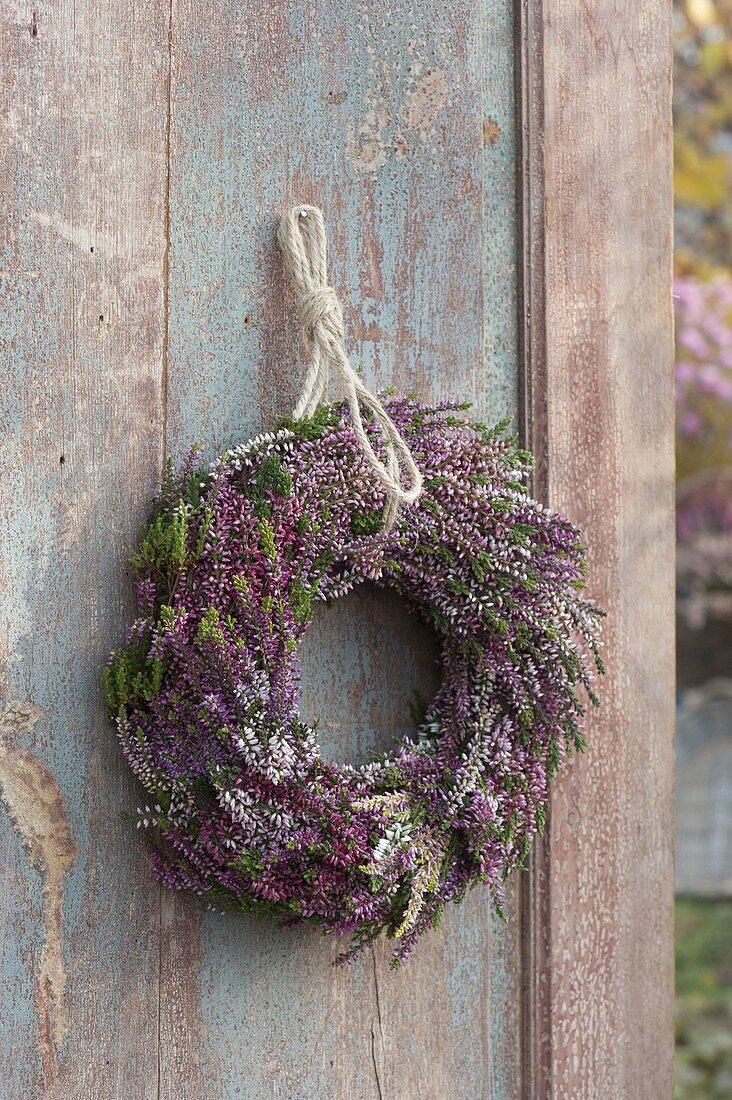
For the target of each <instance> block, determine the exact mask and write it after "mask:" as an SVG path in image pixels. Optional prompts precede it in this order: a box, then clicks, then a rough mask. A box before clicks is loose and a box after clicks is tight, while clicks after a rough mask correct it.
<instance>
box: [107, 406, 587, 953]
mask: <svg viewBox="0 0 732 1100" xmlns="http://www.w3.org/2000/svg"><path fill="white" fill-rule="evenodd" d="M386 409H387V411H388V414H389V416H390V417H391V418H392V420H393V423H394V424H395V426H396V428H397V429H398V430H399V432H400V433H401V435H402V437H403V439H404V440H405V441H406V442H407V444H408V446H409V448H410V450H411V453H412V455H413V456H414V459H415V461H416V463H417V464H418V466H419V468H420V470H421V471H422V473H423V476H424V490H423V492H422V495H421V497H420V498H419V500H418V501H416V502H415V503H413V504H410V505H408V506H406V507H403V508H402V510H401V513H400V515H399V516H398V519H397V522H396V523H395V525H394V526H393V528H392V529H391V530H389V531H385V530H383V528H382V519H383V516H382V510H383V507H384V489H383V486H382V485H381V483H380V482H379V480H378V478H376V477H375V476H374V471H373V469H372V468H371V467H370V466H369V464H368V462H367V461H366V459H365V457H364V453H363V449H362V448H361V446H360V445H359V443H358V441H357V439H356V436H355V434H354V430H353V425H352V422H351V420H350V416H349V413H348V411H347V409H346V408H345V407H342V406H331V405H325V406H321V408H320V409H319V410H318V412H317V413H316V414H315V415H314V416H312V417H306V418H303V419H300V420H297V421H291V422H289V423H287V424H285V425H284V426H283V427H281V428H280V429H279V430H278V431H276V432H274V433H270V434H266V435H262V436H259V437H257V438H256V439H254V440H252V441H251V442H249V443H247V444H245V445H244V446H241V447H238V448H236V449H234V450H231V451H229V452H227V453H226V454H224V455H223V456H222V457H221V458H220V459H218V460H217V461H216V462H214V463H213V464H212V465H211V466H210V467H209V468H207V469H205V470H202V469H198V468H196V467H197V463H198V458H197V456H195V455H192V456H190V457H189V459H188V461H187V464H186V465H185V467H184V469H183V470H182V471H181V472H180V474H178V475H177V476H175V477H173V476H172V475H169V476H168V478H167V480H166V483H165V485H164V487H163V490H162V493H161V496H160V498H159V501H158V503H157V506H156V510H155V513H154V516H153V519H152V522H151V524H150V526H149V527H148V529H147V532H146V533H145V535H144V537H143V539H142V543H141V545H140V548H139V550H138V552H137V553H136V555H135V556H134V559H133V564H134V567H135V570H136V573H137V593H138V605H139V617H138V619H137V621H136V622H135V623H134V625H133V626H132V628H131V630H130V632H129V636H128V639H127V643H126V645H125V647H124V648H122V649H121V650H119V651H118V652H117V653H115V654H114V655H113V656H112V658H111V661H110V663H109V666H108V668H107V670H106V673H105V682H106V691H107V698H108V701H109V706H110V709H111V712H112V714H113V716H114V718H115V720H116V723H117V727H118V731H119V737H120V741H121V744H122V748H123V751H124V753H125V756H126V758H127V760H128V761H129V764H130V766H131V768H132V770H133V771H134V772H135V774H136V775H137V777H138V778H139V780H140V782H141V783H142V785H143V786H144V788H145V789H146V791H147V792H148V793H149V796H150V804H149V805H145V806H144V807H142V808H141V809H140V810H139V811H138V825H140V826H142V827H143V828H144V829H145V830H147V832H148V834H149V835H150V839H151V841H152V851H153V860H154V863H155V867H156V869H157V873H158V875H159V877H160V878H161V880H162V881H163V882H164V883H165V884H166V885H167V886H169V887H173V888H175V889H181V890H186V891H190V892H192V893H194V894H197V895H199V896H200V897H201V898H203V899H205V901H206V902H208V903H209V904H210V905H211V906H213V907H215V908H218V909H236V910H242V911H249V910H251V909H260V910H261V909H264V910H267V911H269V912H270V913H271V914H272V915H274V916H275V917H277V918H279V919H280V920H281V921H283V922H285V923H299V922H302V921H310V922H315V923H317V924H318V925H320V926H321V927H322V929H323V930H324V931H325V932H326V933H332V934H337V935H341V934H348V935H349V936H350V943H349V946H348V947H347V948H346V950H345V951H344V952H343V954H342V955H341V958H350V957H352V956H353V955H354V954H355V953H357V952H358V951H359V949H361V948H362V947H363V946H364V945H366V944H369V943H371V942H372V941H373V940H374V939H375V938H376V937H377V936H378V935H379V934H380V933H381V932H382V931H384V932H386V934H387V935H388V936H389V937H392V938H393V939H394V940H395V948H394V961H395V963H398V962H399V961H401V960H403V959H404V958H406V957H407V955H408V954H409V953H410V951H411V949H412V948H413V946H414V944H415V942H416V941H417V940H418V938H419V937H420V936H421V935H422V933H424V932H425V931H426V930H427V929H429V928H430V927H432V926H435V925H437V923H438V922H439V920H440V916H441V914H442V912H443V909H444V907H445V904H446V903H447V902H450V901H460V900H461V899H462V898H463V897H464V895H465V893H466V891H467V890H468V888H470V887H473V886H475V885H477V884H483V885H485V886H486V887H487V889H488V890H489V892H490V895H491V897H492V899H493V901H494V903H495V904H496V905H497V906H498V907H499V908H500V897H501V884H502V882H503V880H504V878H505V876H506V874H507V873H508V872H509V871H510V870H511V868H513V867H516V866H520V865H521V864H522V862H523V861H524V859H525V857H526V854H527V849H528V845H529V842H530V839H531V837H532V836H533V835H534V834H535V833H536V832H537V830H540V829H541V827H542V825H543V822H544V815H545V807H546V802H547V787H548V783H549V781H550V779H551V777H552V775H553V774H554V773H555V771H556V769H557V767H558V766H559V764H560V763H561V761H562V759H563V757H564V755H565V753H566V752H567V750H570V749H573V748H581V747H582V745H583V737H582V714H583V705H582V702H581V699H580V696H582V695H583V694H584V695H585V696H588V697H589V698H590V699H592V700H594V695H593V692H592V677H593V674H594V671H595V668H597V669H601V662H600V658H599V655H598V652H597V635H598V619H599V614H600V613H599V612H598V610H597V609H596V608H595V607H594V606H593V605H592V604H591V603H590V602H589V601H588V600H587V599H586V598H585V597H584V596H583V594H582V589H583V587H584V581H583V577H584V574H585V560H584V551H583V547H582V543H581V540H580V537H579V534H578V532H577V530H576V529H575V527H573V526H572V525H571V524H570V523H569V522H568V521H567V520H565V519H564V518H562V517H560V516H557V515H553V514H551V513H550V512H549V511H548V510H547V509H545V508H544V507H543V506H542V505H541V504H539V503H537V502H536V501H534V500H532V499H531V498H530V497H529V496H528V495H527V492H526V489H525V485H524V481H525V476H526V474H527V472H528V469H529V465H530V456H528V455H527V454H526V453H525V452H523V451H521V450H520V449H518V448H517V446H516V443H515V441H514V440H513V439H512V438H510V437H506V436H504V434H503V432H502V430H501V428H499V429H494V430H489V429H487V428H486V427H484V426H483V425H481V424H476V423H471V422H470V421H469V420H468V419H467V418H466V413H465V411H464V410H465V406H458V405H456V404H454V403H449V402H444V403H442V404H439V405H436V406H435V407H428V406H426V405H423V404H420V403H418V402H417V401H415V400H411V399H396V400H390V401H389V402H388V404H387V405H386ZM367 426H368V425H367ZM371 429H372V431H373V425H372V426H371ZM372 438H373V446H374V448H375V449H378V448H379V447H380V446H381V443H380V441H379V439H378V438H377V434H376V432H375V431H373V435H372ZM382 453H383V451H382ZM363 581H371V582H375V583H376V584H377V585H383V586H388V587H391V588H393V589H395V590H396V591H397V592H399V593H400V594H401V595H402V596H403V597H405V598H406V600H407V601H408V602H409V603H410V604H411V606H412V607H413V609H415V610H416V612H417V613H418V614H419V615H420V616H421V617H422V619H423V620H424V621H425V622H426V623H429V624H431V626H432V627H433V628H434V629H435V631H436V633H437V635H438V636H439V639H440V641H441V646H442V655H441V663H442V683H441V686H440V688H439V690H438V692H437V694H436V696H435V697H434V699H433V700H432V701H431V702H430V703H429V705H427V706H426V708H425V711H424V713H423V715H422V716H421V721H420V723H419V728H418V732H417V734H416V735H415V737H414V738H413V739H405V740H404V741H402V742H401V743H398V744H395V745H394V748H393V751H391V752H389V753H388V754H387V755H384V756H380V757H378V758H376V759H373V760H371V761H369V762H368V763H366V764H365V765H363V766H360V767H356V766H349V765H342V766H338V765H334V764H331V763H327V762H326V761H325V760H323V758H322V756H321V754H320V751H319V748H318V740H317V731H316V729H313V728H310V727H309V726H308V725H306V724H305V723H304V722H303V721H302V720H301V718H300V717H299V714H298V692H299V679H300V666H299V659H298V650H299V646H300V642H301V640H302V637H303V634H304V633H305V631H306V630H307V628H308V624H309V622H310V619H311V614H312V609H313V604H314V602H315V601H317V600H333V599H336V598H338V597H340V596H343V595H344V594H345V593H347V592H349V591H350V590H351V589H353V587H354V586H355V585H358V584H359V583H361V582H363ZM578 689H579V695H578Z"/></svg>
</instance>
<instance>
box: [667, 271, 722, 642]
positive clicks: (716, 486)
mask: <svg viewBox="0 0 732 1100" xmlns="http://www.w3.org/2000/svg"><path fill="white" fill-rule="evenodd" d="M674 298H675V303H676V333H677V336H676V340H677V362H676V406H677V414H678V415H677V422H676V425H677V427H676V430H677V451H678V460H679V469H680V471H681V473H682V475H684V474H686V475H687V476H682V478H681V481H680V483H679V486H678V499H677V540H678V567H677V580H678V594H679V603H680V608H681V610H682V612H683V613H684V614H685V616H686V618H687V620H688V622H689V623H690V625H692V626H702V625H703V624H704V622H705V621H706V619H707V617H708V616H709V615H716V616H727V615H732V277H730V276H728V275H718V276H716V277H715V278H714V279H710V280H702V279H699V278H696V277H694V276H689V275H683V276H679V277H677V279H676V280H675V282H674ZM690 470H691V471H693V472H692V473H690V472H689V471H690Z"/></svg>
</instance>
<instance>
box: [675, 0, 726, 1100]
mask: <svg viewBox="0 0 732 1100" xmlns="http://www.w3.org/2000/svg"><path fill="white" fill-rule="evenodd" d="M674 50H675V87H674V116H675V117H674V123H675V193H676V219H675V220H676V259H675V284H674V295H675V307H676V394H677V494H678V496H677V540H678V612H679V615H678V686H679V704H678V723H677V902H676V926H677V927H676V931H677V960H676V961H677V979H676V989H677V994H676V1009H677V1011H676V1019H677V1025H676V1060H677V1075H676V1076H677V1084H676V1096H677V1098H678V1100H715V1098H718V1097H728V1098H732V0H685V2H680V0H677V2H676V4H675V13H674Z"/></svg>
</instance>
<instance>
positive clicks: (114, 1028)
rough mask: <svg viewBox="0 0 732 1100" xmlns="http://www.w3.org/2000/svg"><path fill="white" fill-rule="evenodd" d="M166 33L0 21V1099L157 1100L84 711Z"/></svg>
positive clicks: (147, 472)
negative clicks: (0, 317)
mask: <svg viewBox="0 0 732 1100" xmlns="http://www.w3.org/2000/svg"><path fill="white" fill-rule="evenodd" d="M166 27H167V20H166V18H165V16H164V13H162V12H161V10H160V6H159V5H158V4H156V3H155V2H154V0H141V2H137V3H134V4H133V3H129V2H127V0H117V2H113V0H99V2H98V3H95V4H91V3H78V2H77V3H71V2H67V0H58V2H55V3H50V2H45V0H34V3H33V4H32V5H31V4H30V3H27V4H26V3H25V2H23V0H16V2H14V3H10V4H6V5H5V6H4V9H3V15H2V72H3V81H2V92H1V93H0V94H1V95H2V119H1V122H0V130H1V131H2V142H1V143H0V175H1V178H2V185H3V208H4V216H3V226H2V236H3V241H2V261H1V262H0V267H1V268H2V270H1V271H0V278H1V279H2V296H3V312H4V324H3V332H2V337H1V340H2V350H3V357H2V359H3V385H2V389H1V390H0V405H1V407H2V408H1V411H0V425H2V436H1V438H2V470H3V477H2V481H1V482H0V577H1V579H2V588H1V590H0V599H1V600H2V615H1V616H0V622H1V623H2V626H1V627H0V631H1V634H0V653H1V655H2V666H1V669H0V683H1V687H2V704H1V705H0V793H1V794H2V798H3V801H4V803H5V808H6V809H7V810H8V811H9V813H5V812H2V813H1V814H0V960H1V965H2V983H3V985H2V989H3V992H2V1012H1V1013H0V1095H1V1096H2V1097H4V1098H8V1100H19V1098H20V1097H41V1096H43V1097H59V1098H63V1100H67V1098H72V1100H73V1098H76V1097H79V1098H88V1097H92V1096H105V1097H126V1096H135V1097H140V1098H147V1097H149V1098H150V1100H152V1098H153V1097H156V1095H157V1015H158V995H157V994H158V990H157V985H158V982H157V970H158V927H157V925H158V917H159V911H158V887H157V885H156V884H155V883H154V882H153V879H152V875H151V873H150V870H149V866H148V861H147V859H146V858H145V855H144V852H143V851H142V849H141V847H140V845H139V844H137V843H133V840H132V837H131V836H130V827H129V825H127V824H125V823H123V822H121V821H120V820H119V819H118V816H117V814H118V811H119V810H120V809H122V808H124V807H128V806H129V805H130V803H132V804H133V805H134V800H135V799H136V798H137V793H136V791H135V790H134V788H133V784H132V783H131V782H130V781H129V779H128V777H127V771H126V769H125V768H124V766H123V764H122V761H121V756H120V754H119V752H118V750H117V747H116V745H115V740H114V734H113V732H112V730H111V729H110V726H109V723H108V720H107V718H106V715H105V712H104V707H103V704H102V700H101V690H100V688H101V684H100V681H101V669H102V666H103V663H104V661H105V659H106V655H107V653H108V651H109V649H110V648H111V647H112V645H113V644H117V643H118V642H119V641H120V640H121V637H122V631H123V629H124V624H125V623H126V622H128V621H129V619H130V615H131V600H130V592H129V590H128V589H129V585H128V582H127V581H125V579H124V574H125V561H126V556H127V549H128V546H129V544H130V542H131V541H133V540H135V539H136V538H137V535H138V525H139V523H140V519H141V517H142V516H143V515H144V513H145V511H146V509H147V507H148V502H149V499H150V496H151V492H152V490H153V487H154V486H155V484H156V483H157V481H158V478H159V472H160V461H161V428H160V423H161V410H162V404H161V366H162V343H163V324H162V322H163V316H164V314H163V310H162V274H163V255H164V247H165V242H164V232H163V229H164V194H165V150H164V144H165V140H164V139H165V127H164V122H165V111H166V98H167V97H166V87H167V70H168V53H167V35H166Z"/></svg>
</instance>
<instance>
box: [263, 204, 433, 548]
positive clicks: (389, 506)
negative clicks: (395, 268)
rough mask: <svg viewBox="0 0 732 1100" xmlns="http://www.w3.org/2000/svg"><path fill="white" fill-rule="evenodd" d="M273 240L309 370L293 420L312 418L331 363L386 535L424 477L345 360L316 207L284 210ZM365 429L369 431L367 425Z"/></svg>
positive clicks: (322, 228) (378, 403) (337, 304)
mask: <svg viewBox="0 0 732 1100" xmlns="http://www.w3.org/2000/svg"><path fill="white" fill-rule="evenodd" d="M277 240H278V241H279V245H280V248H281V249H282V255H283V256H284V259H285V267H286V268H287V272H288V274H289V276H290V280H291V282H292V286H293V289H294V291H295V293H296V295H297V299H298V307H299V310H300V321H301V324H302V327H303V332H304V333H305V338H306V341H307V343H308V344H309V345H310V352H311V360H310V366H309V367H308V371H307V375H306V376H305V382H304V384H303V388H302V393H301V394H300V399H299V401H298V402H297V405H296V406H295V409H294V411H293V417H294V419H295V420H299V419H300V418H301V417H305V416H313V414H314V413H315V410H316V409H317V407H318V405H319V404H320V402H321V401H322V400H323V399H324V398H326V397H327V393H328V382H329V376H330V367H331V364H332V365H333V366H334V367H335V368H336V369H337V371H338V373H339V375H340V377H341V379H342V381H343V383H344V385H345V388H346V397H347V400H348V407H349V408H350V410H351V418H352V420H353V430H354V432H355V435H356V439H357V440H358V443H359V446H360V447H361V450H362V452H363V455H364V458H365V459H366V461H367V462H368V464H369V466H370V467H371V469H372V470H373V471H374V473H375V474H376V477H377V478H378V479H379V481H380V482H381V485H382V487H383V490H384V498H385V499H384V521H383V522H384V530H385V531H390V530H391V528H392V527H393V526H394V523H395V522H396V520H397V517H398V515H399V507H400V505H402V504H411V503H412V502H413V501H415V500H417V498H418V497H419V495H420V493H421V492H422V475H421V473H420V472H419V470H418V469H417V465H416V463H415V461H414V458H413V457H412V453H411V451H410V450H409V447H408V446H407V444H406V443H405V442H404V440H403V438H402V436H401V435H400V433H399V431H398V429H397V427H396V424H395V423H394V421H393V420H392V419H391V417H390V416H389V414H388V412H387V411H386V409H385V408H384V406H383V405H382V403H381V401H379V399H378V397H376V396H375V395H374V394H372V393H371V392H370V391H369V390H368V389H367V388H366V386H365V385H364V384H363V382H362V381H361V379H360V378H359V377H358V375H357V374H356V372H355V371H354V369H353V367H352V366H351V364H350V363H349V361H348V356H347V355H346V350H345V348H344V346H343V337H344V327H343V311H342V310H341V305H340V302H339V301H338V298H337V296H336V292H335V290H334V289H333V287H332V286H329V284H328V273H327V264H326V241H325V222H324V220H323V215H322V213H321V211H320V210H318V208H317V206H296V207H295V209H294V210H290V211H288V212H287V214H285V215H284V217H283V218H282V221H281V222H280V224H279V227H278V229H277ZM362 407H363V409H364V410H365V411H366V412H367V413H368V417H369V420H370V421H371V423H372V424H373V428H374V429H375V430H376V432H378V435H379V436H380V440H381V455H380V454H377V452H376V450H375V449H374V445H373V443H372V440H371V439H370V438H369V434H368V432H367V430H366V426H365V424H364V422H363V416H362V415H361V408H362ZM369 430H371V431H373V429H372V428H371V426H370V429H369ZM382 455H383V457H382ZM405 475H406V484H405Z"/></svg>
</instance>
